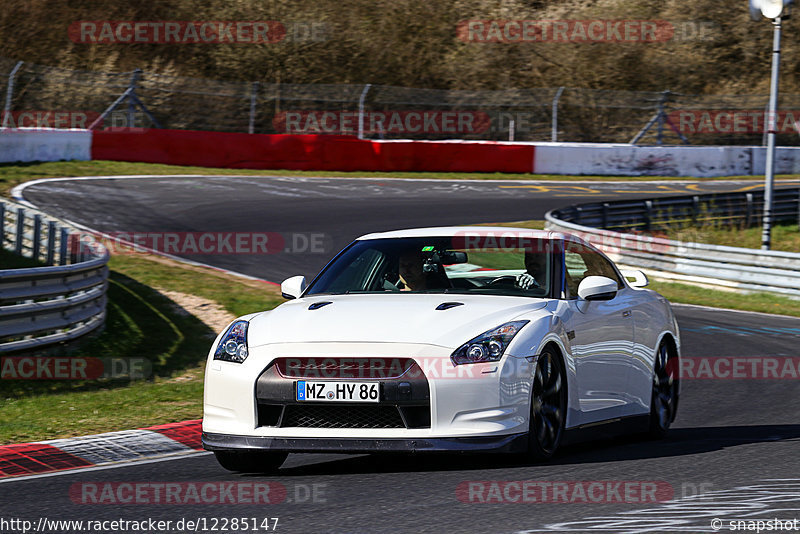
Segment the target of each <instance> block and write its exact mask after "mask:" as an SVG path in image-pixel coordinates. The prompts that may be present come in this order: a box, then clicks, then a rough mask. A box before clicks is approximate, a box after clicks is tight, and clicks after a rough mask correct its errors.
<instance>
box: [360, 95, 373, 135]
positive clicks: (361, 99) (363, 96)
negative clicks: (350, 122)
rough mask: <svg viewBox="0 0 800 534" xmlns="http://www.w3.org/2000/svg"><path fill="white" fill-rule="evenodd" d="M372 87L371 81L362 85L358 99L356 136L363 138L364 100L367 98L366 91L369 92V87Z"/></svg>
mask: <svg viewBox="0 0 800 534" xmlns="http://www.w3.org/2000/svg"><path fill="white" fill-rule="evenodd" d="M370 87H372V84H371V83H368V84H367V85H365V86H364V90H363V91H361V96H360V97H359V99H358V138H359V139H364V101H365V100H366V99H367V93H369V88H370Z"/></svg>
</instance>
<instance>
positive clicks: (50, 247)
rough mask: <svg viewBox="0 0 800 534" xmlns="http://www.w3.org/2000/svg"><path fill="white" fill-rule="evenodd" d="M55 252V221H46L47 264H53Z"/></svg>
mask: <svg viewBox="0 0 800 534" xmlns="http://www.w3.org/2000/svg"><path fill="white" fill-rule="evenodd" d="M55 254H56V222H55V221H47V258H46V262H47V265H53V260H54V259H55Z"/></svg>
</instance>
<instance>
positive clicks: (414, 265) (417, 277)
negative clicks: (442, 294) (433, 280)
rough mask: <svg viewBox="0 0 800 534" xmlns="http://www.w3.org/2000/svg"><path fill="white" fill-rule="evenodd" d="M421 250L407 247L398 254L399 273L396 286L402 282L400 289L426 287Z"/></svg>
mask: <svg viewBox="0 0 800 534" xmlns="http://www.w3.org/2000/svg"><path fill="white" fill-rule="evenodd" d="M422 261H423V257H422V252H420V251H419V250H416V249H408V250H406V251H405V252H403V253H402V254H401V255H400V258H399V262H398V265H397V271H398V274H399V275H400V280H399V281H398V284H397V285H398V287H399V286H400V284H401V283H402V284H403V287H402V288H401V289H400V291H425V290H426V289H427V288H428V287H427V286H428V284H427V277H426V276H425V273H424V272H423V270H422Z"/></svg>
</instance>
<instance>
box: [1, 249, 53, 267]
mask: <svg viewBox="0 0 800 534" xmlns="http://www.w3.org/2000/svg"><path fill="white" fill-rule="evenodd" d="M43 265H44V264H43V263H41V262H39V261H36V260H33V259H31V258H25V257H23V256H18V255H17V254H15V253H13V252H11V251H10V250H5V249H3V248H0V269H27V268H28V267H42V266H43Z"/></svg>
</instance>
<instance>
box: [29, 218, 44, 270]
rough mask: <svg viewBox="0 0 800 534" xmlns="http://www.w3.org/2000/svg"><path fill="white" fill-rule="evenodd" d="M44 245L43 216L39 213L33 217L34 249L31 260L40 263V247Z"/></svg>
mask: <svg viewBox="0 0 800 534" xmlns="http://www.w3.org/2000/svg"><path fill="white" fill-rule="evenodd" d="M41 245H42V216H41V215H39V214H38V213H37V214H36V215H34V216H33V247H32V250H31V258H33V259H34V260H35V261H39V247H41Z"/></svg>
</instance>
